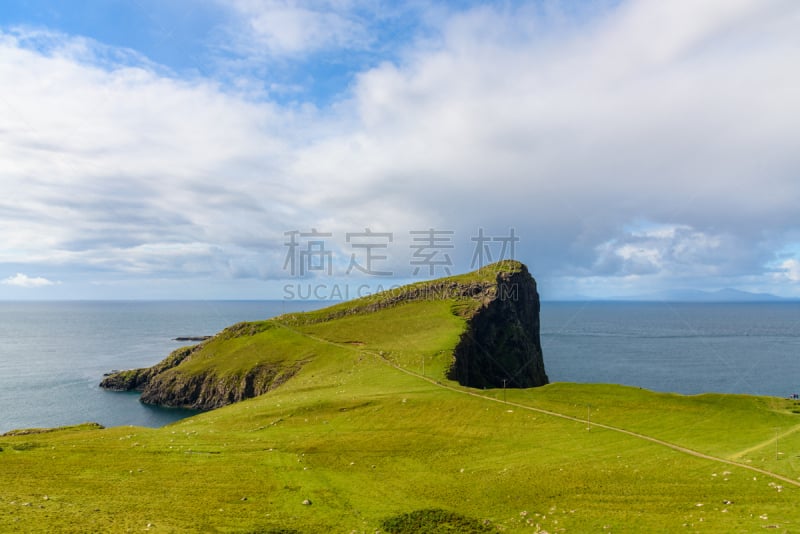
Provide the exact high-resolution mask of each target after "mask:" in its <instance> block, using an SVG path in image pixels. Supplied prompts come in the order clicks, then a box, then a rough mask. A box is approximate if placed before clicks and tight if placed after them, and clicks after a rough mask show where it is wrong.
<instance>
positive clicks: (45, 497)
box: [42, 495, 50, 501]
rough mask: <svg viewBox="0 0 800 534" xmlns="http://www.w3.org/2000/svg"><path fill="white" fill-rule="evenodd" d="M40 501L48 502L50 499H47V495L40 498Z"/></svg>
mask: <svg viewBox="0 0 800 534" xmlns="http://www.w3.org/2000/svg"><path fill="white" fill-rule="evenodd" d="M42 500H45V501H49V500H50V497H48V496H47V495H45V496H44V497H42Z"/></svg>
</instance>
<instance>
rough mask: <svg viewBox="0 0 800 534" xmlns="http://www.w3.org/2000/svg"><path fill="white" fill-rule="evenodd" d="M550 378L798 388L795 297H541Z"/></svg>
mask: <svg viewBox="0 0 800 534" xmlns="http://www.w3.org/2000/svg"><path fill="white" fill-rule="evenodd" d="M541 338H542V352H543V354H544V362H545V369H546V370H547V373H548V375H549V378H550V380H551V381H570V382H602V383H619V384H626V385H631V386H639V387H643V388H646V389H652V390H656V391H665V392H676V393H684V394H697V393H704V392H718V393H745V394H752V395H771V396H779V397H785V396H788V395H791V394H793V393H798V392H800V303H798V302H776V303H773V302H770V303H670V302H657V303H656V302H653V303H643V302H636V303H634V302H627V303H623V302H614V303H609V302H591V303H574V302H570V303H553V302H549V303H548V302H545V303H542V312H541Z"/></svg>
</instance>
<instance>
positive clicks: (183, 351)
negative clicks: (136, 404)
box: [100, 345, 201, 391]
mask: <svg viewBox="0 0 800 534" xmlns="http://www.w3.org/2000/svg"><path fill="white" fill-rule="evenodd" d="M200 347H201V345H195V346H194V347H183V348H180V349H178V350H174V351H172V353H171V354H170V355H169V356H167V357H166V358H165V359H164V360H162V361H161V362H160V363H157V364H156V365H154V366H152V367H147V368H145V369H129V370H127V371H112V372H111V373H109V374H107V375H106V376H105V378H103V381H102V382H100V387H101V388H103V389H110V390H111V391H134V390H135V391H143V390H144V388H145V386H147V384H148V383H149V382H150V380H151V379H152V378H153V377H154V376H157V375H159V374H161V373H163V372H165V371H168V370H169V369H172V368H173V367H177V366H178V364H180V363H181V362H182V361H183V360H185V359H186V358H188V357H189V356H191V355H192V353H193V352H195V351H196V350H198V349H199V348H200Z"/></svg>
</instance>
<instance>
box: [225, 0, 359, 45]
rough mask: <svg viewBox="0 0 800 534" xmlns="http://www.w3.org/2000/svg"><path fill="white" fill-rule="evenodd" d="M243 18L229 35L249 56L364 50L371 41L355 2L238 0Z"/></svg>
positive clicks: (238, 11) (233, 4)
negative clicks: (338, 49) (329, 50)
mask: <svg viewBox="0 0 800 534" xmlns="http://www.w3.org/2000/svg"><path fill="white" fill-rule="evenodd" d="M225 4H226V6H227V7H232V8H233V9H234V11H235V12H236V14H237V15H238V17H239V23H238V24H237V25H235V26H234V27H233V28H231V30H230V32H229V34H228V36H229V38H231V39H232V42H233V47H234V50H236V51H237V52H239V53H244V54H246V55H255V56H267V55H273V56H278V57H280V56H284V55H295V54H305V53H310V52H316V51H319V50H323V49H331V48H333V49H336V48H363V47H364V46H366V44H367V42H368V41H369V40H370V36H369V34H368V32H367V28H366V27H365V22H364V21H362V20H360V19H359V16H358V14H357V12H356V10H355V9H354V8H355V7H357V6H356V5H354V2H342V1H334V0H322V1H316V2H303V3H298V2H293V1H290V0H234V1H233V2H227V1H226V2H225Z"/></svg>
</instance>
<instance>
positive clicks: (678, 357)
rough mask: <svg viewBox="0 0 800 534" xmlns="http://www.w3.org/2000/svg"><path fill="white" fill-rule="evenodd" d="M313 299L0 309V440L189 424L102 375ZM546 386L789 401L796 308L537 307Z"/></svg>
mask: <svg viewBox="0 0 800 534" xmlns="http://www.w3.org/2000/svg"><path fill="white" fill-rule="evenodd" d="M322 304H323V303H318V302H300V301H292V302H282V301H203V302H138V301H137V302H0V433H2V432H6V431H8V430H12V429H15V428H29V427H50V426H61V425H71V424H78V423H82V422H86V421H96V422H99V423H101V424H103V425H106V426H111V425H140V426H151V427H156V426H162V425H164V424H167V423H170V422H173V421H176V420H178V419H180V418H183V417H186V416H187V415H191V412H188V411H186V410H177V409H169V408H157V407H150V406H145V405H143V404H141V403H140V402H138V395H137V394H135V393H115V392H108V391H104V390H102V389H100V388H99V387H98V384H99V382H100V380H102V378H103V373H106V372H108V371H110V370H112V369H128V368H132V367H145V366H150V365H153V364H154V363H157V362H158V361H160V360H162V359H163V358H164V357H165V356H167V354H169V353H170V352H171V351H172V350H174V349H176V348H178V347H180V346H182V345H185V344H187V343H182V342H177V341H173V339H174V338H175V337H179V336H199V335H211V334H214V333H216V332H218V331H220V330H221V329H223V328H224V327H226V326H229V325H231V324H233V323H236V322H239V321H245V320H257V319H264V318H268V317H272V316H274V315H278V314H281V313H285V312H291V311H301V310H308V309H313V308H317V307H320V306H321V305H322ZM541 325H542V330H541V337H542V349H543V352H544V361H545V368H546V370H547V373H548V375H549V377H550V380H551V381H570V382H606V383H617V384H627V385H632V386H639V387H644V388H647V389H653V390H657V391H672V392H678V393H686V394H694V393H702V392H709V391H713V392H725V393H749V394H760V395H774V396H786V395H789V394H791V393H795V392H800V303H788V302H787V303H763V304H762V303H746V304H697V303H692V304H675V303H573V302H570V303H555V302H543V303H542V308H541Z"/></svg>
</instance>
